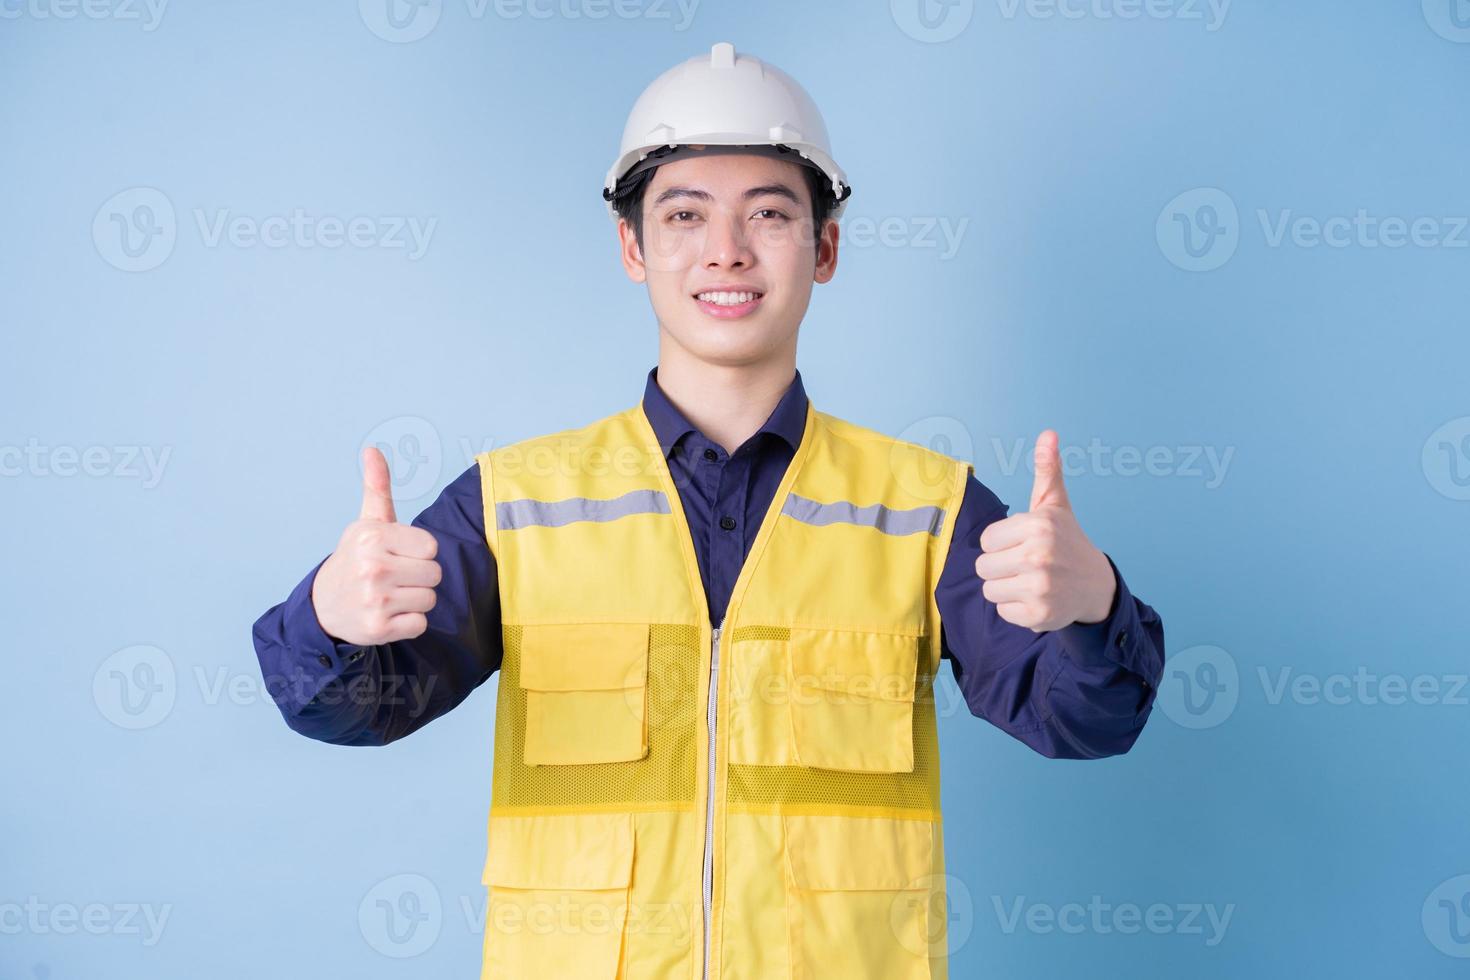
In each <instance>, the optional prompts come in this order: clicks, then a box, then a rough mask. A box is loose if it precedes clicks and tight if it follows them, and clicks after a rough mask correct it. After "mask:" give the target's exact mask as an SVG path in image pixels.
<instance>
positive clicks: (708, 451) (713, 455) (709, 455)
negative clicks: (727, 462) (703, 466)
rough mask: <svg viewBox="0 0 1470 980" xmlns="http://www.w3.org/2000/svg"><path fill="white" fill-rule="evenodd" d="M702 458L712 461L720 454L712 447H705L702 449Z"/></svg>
mask: <svg viewBox="0 0 1470 980" xmlns="http://www.w3.org/2000/svg"><path fill="white" fill-rule="evenodd" d="M704 458H705V459H707V460H709V461H710V462H711V463H713V462H714V461H715V460H717V459H719V458H720V454H719V453H717V452H715V451H714V450H713V449H706V450H705V451H704Z"/></svg>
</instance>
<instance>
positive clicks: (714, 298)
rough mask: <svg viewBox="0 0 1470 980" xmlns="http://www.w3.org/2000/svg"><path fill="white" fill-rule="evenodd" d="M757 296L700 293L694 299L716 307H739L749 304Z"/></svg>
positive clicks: (752, 294) (749, 294)
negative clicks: (742, 304)
mask: <svg viewBox="0 0 1470 980" xmlns="http://www.w3.org/2000/svg"><path fill="white" fill-rule="evenodd" d="M759 295H760V293H700V294H699V295H698V296H697V297H696V298H697V299H700V300H703V301H704V302H706V303H713V304H715V305H716V306H739V305H740V304H741V303H749V302H750V301H751V300H753V299H755V298H756V297H757V296H759Z"/></svg>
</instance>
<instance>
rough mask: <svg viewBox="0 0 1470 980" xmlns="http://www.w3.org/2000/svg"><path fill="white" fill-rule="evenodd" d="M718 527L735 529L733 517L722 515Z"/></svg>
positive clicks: (728, 529) (729, 529)
mask: <svg viewBox="0 0 1470 980" xmlns="http://www.w3.org/2000/svg"><path fill="white" fill-rule="evenodd" d="M720 527H722V528H724V529H725V530H727V531H733V530H735V518H733V517H731V516H730V515H729V514H726V515H725V516H724V517H722V518H720Z"/></svg>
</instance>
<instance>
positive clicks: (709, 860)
mask: <svg viewBox="0 0 1470 980" xmlns="http://www.w3.org/2000/svg"><path fill="white" fill-rule="evenodd" d="M724 625H725V619H724V617H723V616H722V617H720V625H719V626H716V627H715V628H714V632H713V634H712V635H711V638H710V659H709V702H708V704H706V705H705V717H706V722H707V727H708V728H709V762H708V764H707V765H706V767H705V768H706V769H707V770H708V782H707V785H706V787H705V794H704V797H705V807H704V980H709V933H710V910H711V908H712V907H713V904H714V894H715V717H716V714H717V710H716V709H717V706H718V704H719V700H718V695H717V693H716V692H718V691H719V686H720V630H721V629H722V628H724Z"/></svg>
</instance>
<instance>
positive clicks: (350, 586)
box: [311, 446, 442, 646]
mask: <svg viewBox="0 0 1470 980" xmlns="http://www.w3.org/2000/svg"><path fill="white" fill-rule="evenodd" d="M362 466H363V473H362V511H361V512H360V513H359V515H358V518H357V520H355V521H353V522H352V523H351V524H349V525H347V530H345V531H343V532H342V538H341V540H339V541H338V542H337V550H336V551H334V552H332V555H331V557H330V558H328V559H327V560H326V561H325V562H323V563H322V567H321V568H319V569H318V570H317V574H316V581H315V582H313V583H312V589H311V603H312V607H313V608H314V609H315V610H316V618H317V622H319V623H320V624H321V627H322V629H323V630H325V631H326V633H327V635H328V636H330V637H332V638H333V639H334V640H338V641H346V642H348V643H356V644H358V645H360V646H370V645H373V644H377V643H390V642H392V641H393V640H403V639H409V638H412V637H415V636H420V635H422V634H423V632H424V631H425V630H426V629H428V628H429V623H428V616H427V615H426V614H427V613H428V611H429V610H430V609H433V608H434V601H435V595H434V587H435V586H437V585H438V584H439V581H440V579H441V577H442V573H441V571H440V568H439V563H438V562H437V561H435V560H434V556H435V555H436V554H438V551H439V542H438V541H437V540H435V538H434V536H433V535H432V534H430V533H429V532H428V531H426V530H424V529H423V528H421V527H413V526H412V525H407V524H399V523H397V520H398V519H397V517H396V516H395V515H394V513H393V486H392V482H391V481H390V479H389V475H388V462H387V460H385V459H384V458H383V454H382V453H381V452H380V451H379V450H378V449H377V447H375V446H369V447H368V448H367V449H364V450H363V453H362Z"/></svg>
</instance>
